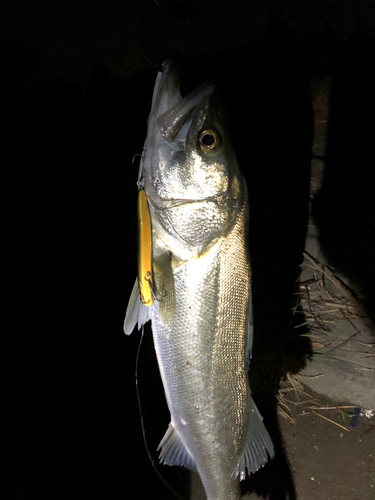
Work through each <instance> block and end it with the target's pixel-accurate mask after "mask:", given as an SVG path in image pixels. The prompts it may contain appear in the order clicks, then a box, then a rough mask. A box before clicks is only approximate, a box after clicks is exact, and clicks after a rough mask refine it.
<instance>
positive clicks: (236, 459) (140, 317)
mask: <svg viewBox="0 0 375 500" xmlns="http://www.w3.org/2000/svg"><path fill="white" fill-rule="evenodd" d="M223 116H224V115H223V112H222V109H221V107H220V103H219V102H218V100H217V97H216V95H215V89H214V86H213V85H211V84H204V85H202V86H201V87H199V88H198V89H197V90H195V91H194V92H192V93H191V94H189V95H187V96H186V97H184V98H182V97H181V95H180V91H179V81H178V77H177V73H176V72H175V71H174V69H173V65H172V64H171V63H170V62H165V63H164V64H163V72H160V73H159V74H158V76H157V79H156V84H155V89H154V93H153V98H152V108H151V113H150V116H149V119H148V130H147V138H146V142H145V145H144V152H143V155H142V159H141V163H140V170H139V179H138V187H139V188H140V189H144V192H145V194H146V198H147V202H148V208H149V213H150V219H151V227H152V272H151V274H150V273H148V274H150V275H149V276H148V280H147V283H148V284H149V287H150V290H151V293H152V295H153V298H154V299H155V300H153V303H152V305H145V304H144V303H143V302H142V300H141V295H140V288H139V286H140V285H139V283H140V281H141V280H142V279H143V278H144V277H143V276H140V277H139V278H138V279H137V280H136V282H135V285H134V288H133V293H132V295H131V298H130V300H129V305H128V308H127V311H126V317H125V323H124V330H125V333H126V334H130V333H131V332H132V331H133V329H134V327H135V325H136V324H137V323H138V329H139V328H140V327H141V325H142V324H144V323H145V322H146V321H148V320H149V319H151V321H152V332H153V339H154V344H155V349H156V354H157V359H158V364H159V369H160V373H161V377H162V381H163V385H164V391H165V396H166V400H167V404H168V407H169V411H170V414H171V423H170V425H169V427H168V429H167V432H166V434H165V436H164V437H163V439H162V440H161V442H160V445H159V449H160V450H161V451H160V461H161V462H162V463H164V464H166V465H181V466H185V467H188V468H190V469H192V470H196V471H198V473H199V475H200V478H201V480H202V483H203V486H204V488H205V491H206V495H207V498H208V500H239V499H240V488H239V482H240V479H243V478H244V477H245V475H246V471H247V472H248V473H251V472H254V471H256V470H257V469H259V468H260V467H262V466H263V465H265V463H266V462H267V461H268V459H269V458H272V457H273V456H274V449H273V445H272V441H271V438H270V436H269V434H268V432H267V430H266V428H265V426H264V424H263V421H262V417H261V415H260V413H259V411H258V409H257V408H256V406H255V403H254V401H253V399H252V396H251V392H250V388H249V381H248V369H249V363H250V356H249V352H250V349H251V345H252V324H251V323H252V321H251V285H250V283H251V276H250V259H249V250H248V235H247V232H248V199H247V188H246V183H245V180H244V179H243V177H242V175H241V172H240V169H239V167H238V163H237V160H236V156H235V154H234V152H233V149H232V147H231V144H230V141H229V139H228V134H227V131H226V128H225V124H224V117H223ZM146 286H147V285H146Z"/></svg>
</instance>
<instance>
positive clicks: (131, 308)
mask: <svg viewBox="0 0 375 500" xmlns="http://www.w3.org/2000/svg"><path fill="white" fill-rule="evenodd" d="M151 307H152V306H145V305H143V304H142V301H141V294H140V291H139V285H138V278H136V280H135V283H134V286H133V290H132V293H131V295H130V299H129V303H128V307H127V308H126V313H125V321H124V332H125V333H126V335H130V334H131V333H132V331H133V330H134V327H135V325H137V324H138V330H140V329H141V327H142V325H144V324H145V323H147V321H148V320H150V319H151Z"/></svg>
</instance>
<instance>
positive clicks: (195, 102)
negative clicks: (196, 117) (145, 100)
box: [150, 60, 214, 142]
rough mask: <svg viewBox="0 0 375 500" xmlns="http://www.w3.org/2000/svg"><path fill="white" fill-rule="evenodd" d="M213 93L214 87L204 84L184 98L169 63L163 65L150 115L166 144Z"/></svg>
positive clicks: (175, 73)
mask: <svg viewBox="0 0 375 500" xmlns="http://www.w3.org/2000/svg"><path fill="white" fill-rule="evenodd" d="M213 91H214V85H213V84H212V83H209V82H205V83H203V84H202V85H200V86H199V87H198V88H197V89H195V90H194V91H193V92H190V94H188V95H187V96H185V97H182V96H181V93H180V77H179V75H178V73H177V71H176V69H175V67H174V65H173V63H172V62H171V61H169V60H168V61H165V62H164V63H163V72H162V73H159V75H158V80H157V82H156V85H155V90H154V95H153V101H152V108H151V115H150V117H151V116H152V117H153V120H154V121H155V122H156V125H157V127H158V129H159V131H160V134H161V136H162V137H163V139H164V140H165V141H167V142H173V141H174V140H175V138H176V136H177V135H178V133H179V131H180V130H181V128H182V127H183V125H184V124H185V122H186V120H187V119H188V118H189V117H190V120H192V117H191V116H190V115H191V114H192V111H193V110H194V109H195V108H196V107H197V106H199V104H200V103H201V102H202V101H203V99H204V98H206V97H208V96H210V95H211V94H212V92H213Z"/></svg>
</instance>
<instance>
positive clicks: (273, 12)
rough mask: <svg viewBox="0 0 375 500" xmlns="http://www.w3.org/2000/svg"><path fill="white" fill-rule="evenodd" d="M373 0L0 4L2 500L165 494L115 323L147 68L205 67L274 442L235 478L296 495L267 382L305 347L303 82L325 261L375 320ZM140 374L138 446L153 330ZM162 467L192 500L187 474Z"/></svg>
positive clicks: (160, 410) (150, 403)
mask: <svg viewBox="0 0 375 500" xmlns="http://www.w3.org/2000/svg"><path fill="white" fill-rule="evenodd" d="M374 19H375V8H374V6H373V5H372V4H371V3H370V2H365V1H357V2H349V1H348V2H335V1H331V2H327V1H310V2H309V1H305V2H297V1H293V0H291V1H286V0H285V1H282V0H280V1H276V0H275V1H270V2H266V3H264V2H260V1H254V2H242V1H239V0H236V1H231V2H229V1H217V2H213V1H212V0H211V1H205V2H198V1H194V0H191V1H188V0H186V1H180V2H167V1H164V2H162V1H160V2H151V1H146V0H142V1H130V2H129V1H125V0H124V1H119V0H118V1H115V0H114V1H111V2H104V1H99V0H91V1H90V2H88V1H81V2H74V1H72V0H70V1H62V0H61V1H52V0H50V1H47V0H46V1H42V0H35V1H32V0H29V1H26V0H25V1H20V0H19V1H17V2H14V1H4V0H2V1H0V162H1V163H0V176H1V177H0V181H1V184H0V196H1V214H0V215H1V236H0V241H1V246H0V252H1V262H0V265H1V267H0V272H1V289H2V299H1V365H0V369H1V380H0V381H1V385H0V389H1V393H0V397H1V400H0V402H1V419H2V420H1V438H2V442H1V448H2V454H1V460H2V463H1V468H0V471H1V472H0V473H1V475H2V477H1V480H0V499H1V500H13V499H15V500H18V499H23V498H24V499H29V498H31V499H33V498H38V499H58V500H60V499H61V500H62V499H86V498H87V499H97V500H119V499H121V498H126V499H131V500H132V499H145V498H149V497H150V498H164V499H169V498H174V496H173V495H172V493H170V492H169V490H168V489H167V488H166V487H165V486H164V485H163V484H162V482H161V481H160V479H159V478H158V476H157V474H156V473H155V471H154V470H153V467H152V465H151V463H150V461H149V459H148V456H147V452H146V449H145V446H144V442H143V438H142V428H141V418H140V414H139V408H138V401H137V395H136V386H135V375H134V372H135V359H136V354H137V348H138V344H139V339H140V335H139V334H138V333H136V332H134V333H133V335H132V336H130V337H125V335H124V334H123V332H122V323H123V319H124V315H125V310H126V305H127V300H128V297H129V295H130V291H131V288H132V285H133V282H134V279H135V275H136V194H137V189H136V180H137V170H138V160H137V158H135V162H134V165H133V164H132V159H133V156H134V155H135V154H137V153H141V152H142V146H143V142H144V139H145V134H146V121H147V116H148V113H149V109H150V103H151V96H152V89H153V85H154V80H155V77H156V67H157V66H158V65H159V64H160V63H161V62H162V61H163V60H164V59H165V58H167V57H172V56H174V57H175V58H176V59H178V60H181V61H183V68H184V81H183V83H184V86H185V88H186V89H187V90H188V89H190V88H193V87H194V85H195V84H197V83H200V81H201V80H202V79H204V78H205V77H207V76H210V77H211V78H212V79H213V80H214V81H215V83H216V84H217V85H218V87H219V89H220V90H221V95H222V99H223V101H224V103H225V104H226V107H227V109H228V127H230V130H231V134H232V138H233V142H234V144H235V147H236V150H237V154H238V157H239V160H240V164H241V167H242V170H243V172H244V175H245V177H246V179H247V183H248V188H249V196H250V208H251V222H250V236H251V256H252V264H253V290H254V309H255V325H256V332H255V335H256V337H255V341H254V352H253V356H254V358H253V362H252V372H251V384H252V388H253V391H254V395H255V398H256V401H257V403H258V405H259V407H260V409H261V412H262V414H263V415H264V417H265V421H266V423H267V425H268V427H269V429H270V432H271V434H272V437H273V439H274V442H275V445H276V448H277V455H276V459H275V461H274V462H273V463H272V464H271V465H268V466H266V467H265V468H264V469H263V470H262V471H260V473H258V474H257V475H256V476H255V477H254V478H253V479H251V480H250V481H247V482H246V484H245V485H244V488H245V489H247V490H251V489H254V490H255V491H257V492H258V493H264V494H270V495H271V498H273V499H277V498H280V499H283V498H286V494H287V493H289V495H290V498H294V497H295V493H294V488H293V482H292V476H291V472H290V470H289V467H288V463H287V459H286V457H285V456H284V452H283V450H282V447H281V444H282V438H281V436H280V434H279V432H278V425H277V418H276V411H277V409H276V400H275V393H276V391H277V386H278V381H279V379H280V377H282V376H283V375H285V374H286V373H287V372H293V373H296V372H298V370H299V369H300V368H301V367H302V366H303V364H304V360H305V359H306V357H308V356H309V355H310V346H309V343H308V341H307V339H306V337H302V336H299V335H300V334H303V333H306V332H303V331H302V329H299V330H298V334H299V335H297V334H296V331H297V330H294V325H295V322H296V321H297V322H298V323H301V322H302V321H301V313H299V316H298V319H296V317H295V315H293V314H292V308H293V307H294V306H295V304H296V297H295V295H294V294H295V292H296V291H297V288H296V286H297V285H296V281H297V279H298V275H299V264H300V263H301V261H302V250H303V248H304V238H305V233H306V224H307V216H308V190H309V167H310V157H311V145H312V139H313V127H312V125H313V116H312V109H311V102H310V90H309V81H310V79H311V78H313V77H316V76H327V75H328V76H332V78H333V84H332V98H331V107H330V123H329V142H328V153H327V167H326V176H325V180H324V185H323V189H322V191H321V193H320V195H319V196H318V197H317V199H316V202H315V205H314V213H315V218H316V220H317V222H318V224H319V228H320V231H321V235H322V244H323V248H324V250H325V252H326V254H327V255H328V257H329V258H330V260H331V262H332V265H333V266H334V267H337V268H338V269H340V270H341V271H342V272H343V273H344V274H346V275H347V276H349V277H350V278H351V279H352V280H353V281H354V282H355V283H356V284H357V287H358V290H359V293H360V294H362V296H363V300H364V302H365V304H366V306H367V309H368V311H369V313H370V314H373V306H372V304H373V298H374V295H375V294H374V289H373V276H374V260H373V255H374V253H373V250H374V244H375V230H374V228H375V225H374V218H375V206H374V196H373V194H374V182H373V181H374V179H373V175H374V161H373V160H374V158H373V156H374V153H373V149H374V148H373V143H374V141H373V137H374V120H373V117H374V111H375V102H374V97H373V89H374V88H375V86H374V83H375V80H374V72H373V66H374V55H375V53H374V49H375V47H374V41H373V40H374V39H373V30H374V29H375V27H374ZM138 378H139V388H140V398H141V401H142V407H143V419H144V425H145V429H146V436H147V441H148V443H149V450H150V453H151V455H152V456H153V457H154V458H155V456H156V453H155V450H156V447H157V445H158V443H159V441H160V439H161V438H162V436H163V435H164V432H165V430H166V428H167V425H168V423H169V417H168V410H167V409H166V407H165V402H164V400H163V390H162V387H161V385H160V380H159V378H158V371H157V365H156V360H155V356H154V353H153V347H152V339H151V334H150V330H149V328H146V329H145V338H144V342H143V345H142V348H141V351H140V357H139V366H138ZM174 469H175V468H169V467H159V470H160V472H162V473H163V475H166V476H168V480H169V481H170V482H171V484H172V486H173V488H174V489H175V490H177V492H178V493H179V494H180V495H182V496H183V497H184V498H187V493H186V492H187V490H188V480H189V478H188V474H187V473H186V472H185V471H184V470H182V469H181V470H179V469H176V470H174Z"/></svg>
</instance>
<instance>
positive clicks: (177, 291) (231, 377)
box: [152, 207, 250, 500]
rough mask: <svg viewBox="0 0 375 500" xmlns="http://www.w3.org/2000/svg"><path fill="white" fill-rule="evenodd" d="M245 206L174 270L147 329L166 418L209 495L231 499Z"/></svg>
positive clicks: (245, 264)
mask: <svg viewBox="0 0 375 500" xmlns="http://www.w3.org/2000/svg"><path fill="white" fill-rule="evenodd" d="M245 220H246V210H245V207H244V208H243V209H242V210H241V211H240V213H239V214H238V216H237V222H236V224H235V225H234V226H233V228H232V230H231V231H230V233H229V234H227V235H226V236H225V237H223V238H221V239H219V240H218V241H217V242H216V243H215V244H214V245H213V246H212V247H211V248H210V249H209V250H208V251H207V252H206V253H205V254H204V255H202V256H200V257H197V258H193V259H191V260H189V261H187V262H184V263H182V264H181V265H179V266H177V267H175V268H174V270H173V288H174V289H173V290H172V289H171V290H168V286H167V285H166V286H165V289H164V290H162V295H163V297H162V299H161V300H160V301H156V302H155V304H154V306H153V312H152V330H153V336H154V343H155V349H156V354H157V358H158V363H159V368H160V372H161V376H162V380H163V385H164V390H165V394H166V399H167V403H168V407H169V410H170V413H171V423H172V425H173V427H174V429H175V430H176V431H177V432H178V434H179V436H180V437H181V440H182V441H183V444H184V445H185V447H186V449H187V451H188V452H189V454H190V456H191V458H192V460H193V462H194V463H195V466H196V468H197V470H198V472H199V474H200V477H201V480H202V482H203V485H204V487H205V490H206V493H207V497H208V498H209V499H211V498H212V499H214V498H215V499H216V500H218V499H219V500H220V499H225V500H228V499H237V498H240V496H239V487H238V479H237V477H236V476H237V467H238V462H239V458H240V456H241V453H242V451H243V449H244V445H245V438H246V436H245V434H246V429H247V425H248V421H247V419H248V414H249V411H248V410H249V398H250V392H249V388H248V381H247V373H246V368H245V355H246V353H245V350H246V332H247V325H248V308H249V297H250V265H249V258H248V253H247V249H246V240H245V238H246V230H245V227H246V226H245Z"/></svg>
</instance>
